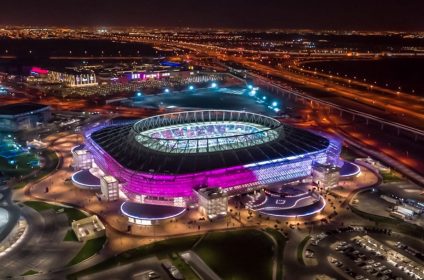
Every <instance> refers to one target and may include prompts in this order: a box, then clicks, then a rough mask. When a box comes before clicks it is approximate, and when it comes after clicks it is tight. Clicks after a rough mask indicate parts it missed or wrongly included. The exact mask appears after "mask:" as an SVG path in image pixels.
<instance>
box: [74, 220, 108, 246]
mask: <svg viewBox="0 0 424 280" xmlns="http://www.w3.org/2000/svg"><path fill="white" fill-rule="evenodd" d="M71 226H72V230H73V231H74V233H75V235H76V237H77V239H78V241H87V240H91V239H94V238H97V237H102V236H104V235H105V233H106V228H105V226H104V225H103V223H102V222H101V221H100V219H99V217H97V216H96V215H93V216H90V217H87V218H84V219H81V220H78V221H73V222H72V225H71Z"/></svg>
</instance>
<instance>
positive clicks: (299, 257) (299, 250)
mask: <svg viewBox="0 0 424 280" xmlns="http://www.w3.org/2000/svg"><path fill="white" fill-rule="evenodd" d="M309 239H311V236H310V235H308V236H306V237H305V238H304V239H303V240H302V242H300V243H299V246H298V247H297V261H298V262H299V263H301V264H303V265H304V264H305V262H304V261H303V249H305V246H306V243H308V241H309Z"/></svg>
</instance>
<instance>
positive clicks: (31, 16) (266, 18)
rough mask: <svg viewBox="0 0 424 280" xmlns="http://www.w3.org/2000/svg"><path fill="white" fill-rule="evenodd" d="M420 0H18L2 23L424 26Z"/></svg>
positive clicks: (6, 10)
mask: <svg viewBox="0 0 424 280" xmlns="http://www.w3.org/2000/svg"><path fill="white" fill-rule="evenodd" d="M422 11H424V1H420V0H409V1H401V0H388V1H384V2H383V3H382V1H378V0H369V1H365V0H357V1H352V2H349V3H347V2H341V1H337V0H321V1H318V0H309V1H307V0H300V1H296V2H294V1H276V0H268V1H264V2H263V3H260V2H257V1H251V0H244V1H243V0H233V1H231V2H230V1H224V0H215V1H207V0H205V1H194V0H181V1H174V2H170V3H167V2H165V1H162V2H151V1H142V0H140V1H137V2H135V1H132V0H120V1H118V2H117V1H101V0H91V1H90V2H88V3H87V1H84V0H73V1H62V0H58V1H55V3H54V4H52V1H49V0H39V1H29V0H22V1H15V2H10V1H8V2H6V3H3V4H2V17H1V18H0V25H3V26H4V25H22V26H64V27H102V26H105V27H148V28H151V27H157V28H170V27H171V28H172V27H175V28H177V27H181V28H185V27H190V28H228V29H297V30H299V29H310V30H360V31H424V20H422Z"/></svg>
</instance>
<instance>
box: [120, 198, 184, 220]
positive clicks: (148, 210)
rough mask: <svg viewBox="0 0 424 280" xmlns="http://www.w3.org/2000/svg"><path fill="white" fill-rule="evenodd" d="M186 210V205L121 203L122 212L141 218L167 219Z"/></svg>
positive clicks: (128, 215) (131, 216)
mask: <svg viewBox="0 0 424 280" xmlns="http://www.w3.org/2000/svg"><path fill="white" fill-rule="evenodd" d="M185 211H186V208H185V207H175V206H168V205H157V204H140V203H135V202H129V201H126V202H124V203H122V205H121V212H122V214H124V215H125V216H127V217H130V218H134V219H140V220H151V221H157V220H166V219H172V218H176V217H178V216H180V215H182V214H183V213H184V212H185Z"/></svg>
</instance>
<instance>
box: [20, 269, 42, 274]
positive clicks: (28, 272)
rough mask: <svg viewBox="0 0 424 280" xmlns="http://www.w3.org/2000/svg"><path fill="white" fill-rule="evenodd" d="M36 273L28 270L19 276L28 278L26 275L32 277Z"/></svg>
mask: <svg viewBox="0 0 424 280" xmlns="http://www.w3.org/2000/svg"><path fill="white" fill-rule="evenodd" d="M37 273H38V271H35V270H32V269H31V270H28V271H27V272H25V273H23V274H21V276H28V275H34V274H37Z"/></svg>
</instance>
